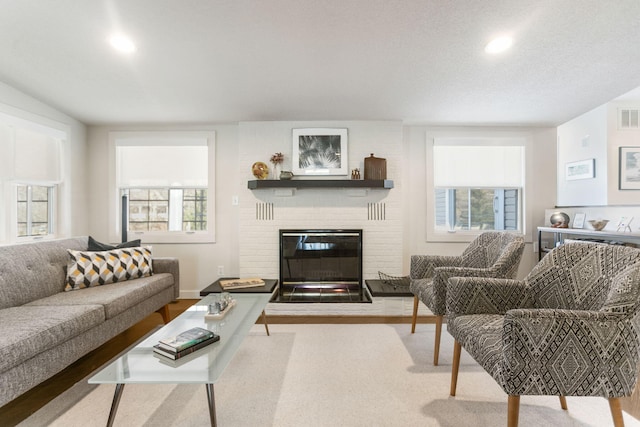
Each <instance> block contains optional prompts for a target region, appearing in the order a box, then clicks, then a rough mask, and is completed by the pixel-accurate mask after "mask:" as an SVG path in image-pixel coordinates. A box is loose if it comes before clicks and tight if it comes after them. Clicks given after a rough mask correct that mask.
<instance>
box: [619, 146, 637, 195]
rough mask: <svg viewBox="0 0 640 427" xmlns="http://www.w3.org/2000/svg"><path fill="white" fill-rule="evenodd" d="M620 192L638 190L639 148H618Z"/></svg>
mask: <svg viewBox="0 0 640 427" xmlns="http://www.w3.org/2000/svg"><path fill="white" fill-rule="evenodd" d="M619 174H620V175H619V187H620V190H640V147H620V165H619Z"/></svg>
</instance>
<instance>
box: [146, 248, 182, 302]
mask: <svg viewBox="0 0 640 427" xmlns="http://www.w3.org/2000/svg"><path fill="white" fill-rule="evenodd" d="M153 272H154V274H155V273H171V274H172V275H173V289H174V296H175V299H178V298H179V297H180V264H179V262H178V258H172V257H157V258H156V257H154V258H153Z"/></svg>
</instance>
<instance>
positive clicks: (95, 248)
mask: <svg viewBox="0 0 640 427" xmlns="http://www.w3.org/2000/svg"><path fill="white" fill-rule="evenodd" d="M138 246H140V239H137V240H132V241H130V242H123V243H120V244H119V245H116V246H112V245H107V244H106V243H100V242H98V241H97V240H96V239H94V238H93V237H91V236H89V248H87V250H88V251H91V252H100V251H111V250H113V249H122V248H137V247H138Z"/></svg>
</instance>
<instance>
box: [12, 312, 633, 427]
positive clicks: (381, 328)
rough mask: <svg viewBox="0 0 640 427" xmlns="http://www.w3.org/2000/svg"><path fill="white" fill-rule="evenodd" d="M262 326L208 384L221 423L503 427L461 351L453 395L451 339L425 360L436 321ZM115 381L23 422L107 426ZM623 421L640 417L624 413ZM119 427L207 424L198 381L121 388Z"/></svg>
mask: <svg viewBox="0 0 640 427" xmlns="http://www.w3.org/2000/svg"><path fill="white" fill-rule="evenodd" d="M270 331H271V336H267V335H266V334H265V331H264V327H263V326H262V325H256V326H255V327H253V328H252V330H251V332H250V334H249V336H248V337H247V338H246V339H245V341H244V343H243V344H242V346H241V347H240V349H239V351H238V353H237V354H236V356H235V358H234V359H233V361H232V362H231V364H230V365H229V366H228V367H227V369H226V371H225V372H224V373H223V375H222V378H221V379H220V381H219V382H218V383H216V384H215V400H216V406H217V419H218V425H219V426H222V427H231V426H243V427H244V426H251V427H255V426H282V427H285V426H286V427H288V426H296V427H299V426H354V427H357V426H367V427H371V426H439V427H454V426H455V427H459V426H504V425H506V420H507V396H506V395H505V394H504V393H503V392H502V390H501V389H500V388H499V387H498V386H497V384H496V383H495V382H494V381H493V380H492V379H491V377H490V376H489V375H487V374H486V373H485V372H484V371H483V370H482V369H481V368H480V367H479V366H478V365H477V364H476V363H475V362H474V361H473V360H472V359H471V358H470V357H469V356H468V355H467V354H466V353H465V352H464V351H463V354H462V359H461V365H460V374H459V377H458V389H457V396H456V397H450V396H449V382H450V375H451V373H450V371H451V359H452V351H453V340H452V338H451V337H450V336H449V335H448V334H446V333H443V342H442V347H441V355H440V366H435V367H434V366H433V365H432V357H433V353H432V350H433V326H432V325H418V330H417V331H416V333H415V334H411V333H410V326H409V325H405V324H394V325H390V324H356V325H353V324H341V325H336V324H331V325H318V324H304V325H285V324H278V325H270ZM114 388H115V386H113V385H99V386H95V385H89V384H87V383H86V380H85V381H81V382H79V383H78V384H76V385H75V386H74V387H72V388H71V389H69V390H68V391H67V392H65V393H63V394H62V395H60V396H59V397H58V398H56V399H55V400H53V401H52V402H50V403H49V404H48V405H46V406H45V407H43V408H42V409H41V410H40V411H38V412H36V413H35V414H33V415H32V416H31V417H30V418H28V419H27V420H25V421H24V422H23V423H21V424H20V426H23V427H32V426H60V427H63V426H64V427H70V426H71V427H73V426H78V427H80V426H82V427H86V426H103V425H105V424H106V420H107V418H108V414H109V407H110V405H111V400H112V397H113V392H114ZM567 403H568V406H569V410H568V411H563V410H562V409H561V408H560V404H559V401H558V398H557V397H534V396H523V397H522V398H521V401H520V426H536V427H538V426H593V427H601V426H609V425H612V424H613V423H612V420H611V415H610V412H609V406H608V403H607V401H606V400H605V399H603V398H584V397H582V398H580V397H568V398H567ZM624 420H625V423H626V426H628V427H629V426H640V421H638V420H636V419H635V418H633V417H631V416H630V415H628V414H626V413H625V414H624ZM115 425H116V426H127V427H130V426H154V427H156V426H190V427H191V426H207V425H209V417H208V406H207V400H206V391H205V387H204V386H202V385H170V384H158V385H128V386H126V387H125V390H124V393H123V395H122V401H121V402H120V407H119V410H118V414H117V416H116V420H115Z"/></svg>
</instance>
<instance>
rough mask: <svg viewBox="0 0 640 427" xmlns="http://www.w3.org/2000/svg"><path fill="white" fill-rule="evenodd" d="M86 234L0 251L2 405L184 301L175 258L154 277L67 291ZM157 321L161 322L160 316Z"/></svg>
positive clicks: (161, 262)
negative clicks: (73, 261)
mask: <svg viewBox="0 0 640 427" xmlns="http://www.w3.org/2000/svg"><path fill="white" fill-rule="evenodd" d="M87 245H88V238H87V237H76V238H69V239H60V240H54V241H42V242H37V243H26V244H19V245H11V246H0V384H2V387H0V406H3V405H4V404H6V403H7V402H9V401H11V400H13V399H14V398H16V397H18V396H19V395H21V394H23V393H24V392H26V391H27V390H29V389H31V388H32V387H34V386H36V385H38V384H39V383H41V382H42V381H44V380H46V379H47V378H50V377H51V376H53V375H54V374H56V373H58V372H60V371H61V370H62V369H64V368H65V367H67V366H69V365H70V364H71V363H73V362H74V361H76V360H77V359H79V358H80V357H81V356H83V355H85V354H87V353H88V352H90V351H91V350H94V349H95V348H97V347H99V346H100V345H102V344H104V343H105V342H106V341H108V340H109V339H111V338H113V337H114V336H115V335H117V334H119V333H121V332H122V331H124V330H125V329H127V328H129V327H131V326H132V325H134V324H135V323H137V322H139V321H140V320H142V319H144V318H145V317H147V316H148V315H149V314H151V313H154V312H155V311H159V312H161V314H162V315H163V317H165V321H167V319H166V318H167V317H168V307H166V304H168V303H170V302H171V301H173V300H175V299H177V298H178V296H179V290H180V280H179V265H178V260H177V259H175V258H152V267H153V274H152V275H151V276H146V277H140V278H135V279H131V280H123V281H119V282H117V283H110V284H106V285H102V286H95V287H88V288H86V289H77V290H72V291H66V292H65V291H64V289H65V285H66V270H67V263H68V262H69V259H70V255H69V253H68V252H67V249H73V250H79V251H86V250H87V247H88V246H87ZM158 320H160V319H158Z"/></svg>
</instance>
